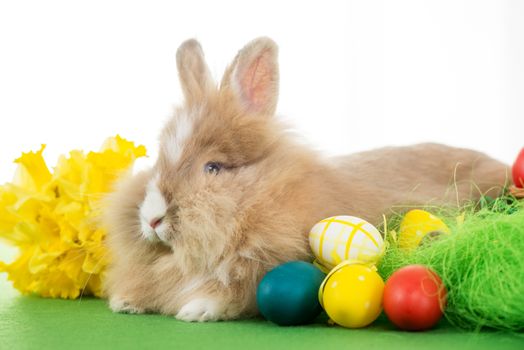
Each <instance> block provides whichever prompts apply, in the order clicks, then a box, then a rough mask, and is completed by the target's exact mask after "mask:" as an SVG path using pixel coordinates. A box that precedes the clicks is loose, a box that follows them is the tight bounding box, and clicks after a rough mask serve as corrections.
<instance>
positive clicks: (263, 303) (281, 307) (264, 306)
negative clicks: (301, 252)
mask: <svg viewBox="0 0 524 350" xmlns="http://www.w3.org/2000/svg"><path fill="white" fill-rule="evenodd" d="M324 278H325V274H324V273H323V272H322V271H320V270H319V269H318V268H317V267H315V266H314V265H313V264H310V263H307V262H304V261H291V262H288V263H285V264H282V265H279V266H277V267H275V268H274V269H273V270H271V271H269V272H268V273H267V274H266V275H265V276H264V277H263V278H262V280H261V281H260V284H259V285H258V289H257V305H258V309H259V311H260V313H261V314H262V315H263V316H264V317H265V318H266V319H268V320H269V321H271V322H274V323H276V324H278V325H281V326H292V325H300V324H306V323H310V322H312V321H313V320H314V319H315V318H316V317H317V316H318V315H319V313H320V312H321V311H322V308H321V306H320V303H319V302H318V289H319V288H320V285H321V284H322V281H323V280H324Z"/></svg>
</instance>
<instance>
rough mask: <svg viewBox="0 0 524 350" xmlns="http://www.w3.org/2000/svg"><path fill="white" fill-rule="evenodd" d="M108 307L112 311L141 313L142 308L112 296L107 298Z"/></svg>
mask: <svg viewBox="0 0 524 350" xmlns="http://www.w3.org/2000/svg"><path fill="white" fill-rule="evenodd" d="M109 307H110V308H111V310H113V312H121V313H126V314H143V313H144V312H145V309H144V308H141V307H139V306H136V305H133V304H131V303H130V302H129V301H127V300H125V299H123V298H119V297H114V298H111V299H110V300H109Z"/></svg>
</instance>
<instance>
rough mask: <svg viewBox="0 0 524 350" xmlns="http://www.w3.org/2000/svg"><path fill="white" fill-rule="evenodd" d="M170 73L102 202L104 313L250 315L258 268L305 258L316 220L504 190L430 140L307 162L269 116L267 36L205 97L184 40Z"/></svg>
mask: <svg viewBox="0 0 524 350" xmlns="http://www.w3.org/2000/svg"><path fill="white" fill-rule="evenodd" d="M177 67H178V70H179V77H180V83H181V86H182V91H183V93H184V97H185V102H184V104H183V106H181V107H180V108H178V109H177V110H176V112H175V114H174V116H173V117H172V118H171V119H170V120H169V121H168V122H167V124H166V125H165V126H164V128H163V130H162V132H161V136H160V149H159V156H158V159H157V161H156V163H155V165H154V166H153V167H152V169H150V170H147V171H143V172H140V173H138V174H136V175H129V176H128V177H126V178H124V179H123V180H122V181H120V182H119V183H118V185H117V188H116V189H115V191H114V192H113V193H111V194H110V195H109V197H108V199H107V203H106V204H107V205H106V207H107V208H106V210H105V213H104V223H105V224H106V226H107V229H108V235H107V243H108V246H109V248H110V252H111V256H112V263H111V265H110V267H109V268H108V271H107V276H106V282H105V291H106V294H107V296H108V299H109V305H110V307H111V309H112V310H114V311H115V312H128V313H144V312H154V313H162V314H167V315H173V316H175V317H176V318H177V319H180V320H184V321H214V320H229V319H236V318H244V317H250V316H253V315H255V314H257V307H256V300H255V294H256V288H257V284H258V282H259V281H260V279H261V278H262V276H263V275H264V274H265V273H266V272H267V271H268V270H269V269H271V268H273V267H275V266H276V265H278V264H280V263H283V262H286V261H290V260H310V259H311V252H310V250H309V246H308V239H307V237H308V232H309V229H310V228H311V227H312V226H313V225H314V224H315V223H316V222H317V221H319V220H321V219H323V218H326V217H329V216H333V215H341V214H348V215H354V216H358V217H361V218H363V219H365V220H368V221H370V222H371V223H373V224H378V223H380V222H381V220H382V215H383V214H388V213H389V210H390V208H392V207H393V206H398V205H403V206H416V205H421V204H428V203H431V204H435V205H459V204H460V203H462V202H463V201H466V200H470V199H472V198H476V197H479V195H480V194H483V193H488V192H489V193H492V194H496V193H498V191H500V189H501V188H502V187H503V186H504V185H505V183H506V181H507V172H508V168H507V166H506V165H504V164H502V163H500V162H498V161H496V160H494V159H491V158H489V157H488V156H486V155H484V154H481V153H479V152H475V151H472V150H467V149H458V148H451V147H447V146H444V145H439V144H419V145H414V146H409V147H390V148H382V149H378V150H372V151H368V152H363V153H358V154H353V155H350V156H345V157H336V158H327V157H323V156H321V155H319V154H317V153H316V152H314V151H313V150H311V149H309V148H308V147H306V146H305V145H304V144H302V143H300V142H299V141H297V140H295V138H294V136H293V134H292V133H290V132H289V128H287V126H286V125H284V124H283V123H282V122H281V121H279V120H278V118H276V117H275V116H274V114H275V109H276V104H277V99H278V80H279V72H278V64H277V46H276V45H275V43H274V42H273V41H272V40H271V39H269V38H258V39H255V40H253V41H252V42H250V43H248V44H247V45H246V46H245V47H244V48H243V49H242V50H240V51H239V53H238V55H237V56H236V58H235V59H234V61H233V63H232V64H231V65H230V66H229V67H228V68H227V69H226V72H225V74H224V77H223V79H222V82H221V83H220V85H219V86H218V87H217V85H216V84H215V83H214V82H213V79H212V78H211V75H210V73H209V70H208V68H207V65H206V63H205V61H204V55H203V52H202V48H201V46H200V45H199V43H198V42H197V41H196V40H188V41H186V42H184V43H183V44H182V45H181V46H180V48H179V49H178V52H177Z"/></svg>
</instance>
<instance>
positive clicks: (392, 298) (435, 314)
mask: <svg viewBox="0 0 524 350" xmlns="http://www.w3.org/2000/svg"><path fill="white" fill-rule="evenodd" d="M446 295H447V291H446V287H445V286H444V284H443V283H442V280H441V279H440V277H439V276H438V275H437V274H436V273H435V272H433V271H432V270H430V269H428V268H427V267H425V266H422V265H409V266H406V267H403V268H401V269H399V270H397V271H395V272H394V273H393V274H392V275H391V277H389V279H388V280H387V281H386V286H385V287H384V312H385V313H386V315H387V317H388V318H389V320H390V321H391V322H392V323H393V324H395V325H396V326H397V327H398V328H400V329H403V330H408V331H421V330H426V329H430V328H432V327H433V326H435V325H436V324H437V323H438V321H439V320H440V318H441V317H442V314H443V309H444V306H445V304H446Z"/></svg>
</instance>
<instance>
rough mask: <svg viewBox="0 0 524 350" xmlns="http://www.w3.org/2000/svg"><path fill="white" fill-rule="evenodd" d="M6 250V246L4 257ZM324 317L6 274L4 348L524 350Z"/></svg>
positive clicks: (500, 339)
mask: <svg viewBox="0 0 524 350" xmlns="http://www.w3.org/2000/svg"><path fill="white" fill-rule="evenodd" d="M2 254H3V256H4V257H5V256H6V252H5V248H4V250H2V248H1V247H0V257H2ZM324 321H325V319H323V318H322V317H321V318H320V319H319V322H318V323H316V324H312V325H309V326H301V327H279V326H276V325H273V324H271V323H269V322H266V321H264V320H261V319H258V320H248V321H238V322H215V323H201V324H198V323H184V322H179V321H177V320H175V319H174V318H172V317H167V316H161V315H123V314H114V313H112V312H111V311H110V310H109V309H108V308H107V306H106V303H105V301H104V300H99V299H92V298H83V299H80V300H56V299H42V298H38V297H28V296H20V295H19V294H18V292H17V291H15V290H14V289H13V288H12V287H11V285H10V283H9V282H7V281H6V278H5V275H2V276H0V349H2V350H4V349H6V350H7V349H9V350H12V349H13V350H15V349H38V350H40V349H163V348H166V349H167V348H169V349H247V350H256V349H272V350H273V349H275V350H276V349H316V350H328V349H358V350H371V349H417V350H419V349H448V350H451V349H461V350H462V349H497V350H502V349H521V350H522V349H524V334H517V335H515V334H506V333H500V332H481V333H468V332H462V331H459V330H455V329H453V328H451V327H450V326H449V325H447V324H446V323H445V322H442V323H441V324H440V325H439V327H437V328H436V329H434V330H432V331H428V332H423V333H408V332H400V331H397V330H395V329H394V328H393V327H392V326H391V325H390V324H389V323H388V321H387V320H386V319H384V318H383V317H381V318H380V319H379V320H378V321H377V322H376V323H375V324H374V325H373V326H371V327H368V328H365V329H360V330H350V329H343V328H339V327H329V326H327V325H326V323H325V322H324Z"/></svg>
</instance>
